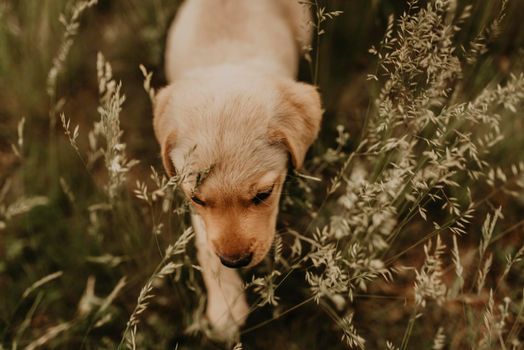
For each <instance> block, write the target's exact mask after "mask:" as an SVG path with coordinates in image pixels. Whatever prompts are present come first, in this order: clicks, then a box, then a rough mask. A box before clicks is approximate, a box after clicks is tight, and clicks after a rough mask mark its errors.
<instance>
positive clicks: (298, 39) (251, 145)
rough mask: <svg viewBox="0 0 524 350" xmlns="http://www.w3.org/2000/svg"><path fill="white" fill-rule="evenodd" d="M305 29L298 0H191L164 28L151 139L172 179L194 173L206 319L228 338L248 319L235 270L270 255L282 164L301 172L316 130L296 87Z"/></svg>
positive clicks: (187, 186)
mask: <svg viewBox="0 0 524 350" xmlns="http://www.w3.org/2000/svg"><path fill="white" fill-rule="evenodd" d="M309 23H310V22H309V12H308V9H307V8H304V6H303V5H300V4H299V3H298V0H256V1H255V0H186V1H185V3H184V4H183V5H182V7H181V8H180V10H179V12H178V15H177V17H176V18H175V21H174V23H173V25H172V26H171V28H170V31H169V35H168V41H167V49H166V71H167V77H168V80H169V83H170V85H168V86H167V87H165V88H163V89H162V90H160V91H159V93H158V94H157V97H156V104H155V110H154V128H155V134H156V137H157V139H158V141H159V143H160V147H161V152H162V159H163V163H164V166H165V168H166V171H167V172H168V174H169V175H174V174H176V173H177V172H182V171H184V172H185V173H186V174H189V175H188V176H187V178H186V180H185V181H184V183H183V184H182V188H183V191H184V192H185V194H186V195H187V197H188V198H189V199H190V200H191V201H192V204H193V211H192V222H193V226H194V229H195V231H196V237H197V238H196V240H197V248H198V259H199V263H200V265H201V267H202V274H203V279H204V282H205V284H206V287H207V290H208V300H207V312H206V314H207V318H208V320H209V322H210V324H211V325H212V326H213V328H214V329H215V330H217V331H218V333H219V334H220V335H222V337H224V338H227V337H229V336H231V335H233V334H235V333H236V332H237V331H238V327H239V326H240V325H242V324H243V323H244V321H245V319H246V317H247V314H248V311H249V310H248V309H249V308H248V305H247V303H246V299H245V295H244V292H243V283H242V281H241V279H240V277H239V276H238V274H237V273H236V271H235V270H234V268H239V267H245V266H253V265H256V264H258V263H259V262H260V261H261V260H262V259H263V258H264V256H265V255H266V253H267V252H268V250H269V249H270V247H271V243H272V241H273V238H274V235H275V223H276V217H277V212H278V202H279V198H280V193H281V189H282V185H283V182H284V179H285V176H286V171H287V167H288V161H289V159H290V160H291V162H292V165H293V166H294V167H296V168H300V167H301V165H302V163H303V161H304V157H305V154H306V151H307V149H308V148H309V146H310V145H311V143H312V142H313V141H314V139H315V138H316V136H317V133H318V130H319V126H320V121H321V118H322V114H321V103H320V97H319V94H318V93H317V91H316V89H315V88H314V87H313V86H311V85H307V84H304V83H298V82H296V81H295V80H294V77H295V75H296V73H297V65H298V60H299V56H300V49H301V46H303V45H305V44H307V43H309V34H310V28H308V26H309Z"/></svg>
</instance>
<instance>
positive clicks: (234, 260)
mask: <svg viewBox="0 0 524 350" xmlns="http://www.w3.org/2000/svg"><path fill="white" fill-rule="evenodd" d="M218 257H219V258H220V262H221V263H222V265H224V266H227V267H231V268H233V269H236V268H239V267H244V266H247V265H249V263H250V262H251V259H253V253H247V254H244V255H232V256H222V255H219V256H218Z"/></svg>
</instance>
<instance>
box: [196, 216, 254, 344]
mask: <svg viewBox="0 0 524 350" xmlns="http://www.w3.org/2000/svg"><path fill="white" fill-rule="evenodd" d="M191 219H192V222H193V228H194V230H195V233H196V245H197V257H198V262H199V263H200V266H201V267H202V277H203V279H204V283H205V285H206V288H207V310H206V315H207V318H208V320H209V322H210V324H211V326H212V327H213V329H214V330H215V331H216V332H217V334H216V335H217V336H218V337H220V338H222V339H223V340H230V339H232V338H233V337H234V336H235V335H236V334H237V333H238V329H239V326H241V325H242V324H244V322H245V320H246V317H247V314H248V312H249V306H248V304H247V301H246V296H245V293H244V285H243V283H242V280H241V279H240V276H239V275H238V273H237V272H236V271H235V270H233V269H229V268H227V267H224V266H223V265H222V264H221V263H220V260H219V259H218V257H217V256H216V255H215V254H214V253H213V251H212V249H211V247H210V246H209V244H208V242H207V237H206V232H205V228H204V224H203V222H202V219H201V218H200V217H199V216H197V215H192V216H191Z"/></svg>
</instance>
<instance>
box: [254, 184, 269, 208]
mask: <svg viewBox="0 0 524 350" xmlns="http://www.w3.org/2000/svg"><path fill="white" fill-rule="evenodd" d="M272 192H273V187H271V188H270V189H269V190H267V191H262V192H258V193H257V195H256V196H255V197H253V199H251V202H253V204H255V205H259V204H261V203H262V202H263V201H265V200H266V199H268V198H269V196H271V193H272Z"/></svg>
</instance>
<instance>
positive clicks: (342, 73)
mask: <svg viewBox="0 0 524 350" xmlns="http://www.w3.org/2000/svg"><path fill="white" fill-rule="evenodd" d="M78 3H79V2H75V1H66V0H39V1H34V0H0V214H1V215H0V220H1V221H0V348H5V349H11V348H13V349H15V348H17V347H21V348H25V347H26V346H29V348H37V347H38V346H40V345H39V344H40V343H41V344H42V345H41V347H42V348H53V349H114V348H116V347H118V345H119V344H120V342H121V339H122V334H123V332H124V329H125V328H126V323H127V321H128V319H129V317H130V315H131V314H132V312H133V310H134V308H135V306H136V303H137V298H138V296H139V293H140V290H141V289H142V287H143V286H144V285H145V284H146V282H147V281H148V279H149V277H150V276H151V275H152V274H153V272H154V271H155V268H156V267H157V265H158V264H159V263H160V261H161V260H162V252H163V251H164V250H165V249H166V247H167V246H168V245H169V244H173V243H174V242H175V241H176V239H177V237H178V236H179V235H180V234H181V232H182V231H183V230H184V229H185V228H186V227H187V226H188V218H187V214H185V212H186V211H187V210H186V208H187V203H184V201H183V199H182V198H181V197H180V196H179V195H178V194H177V192H176V191H175V192H174V193H173V192H170V191H169V190H168V189H166V188H165V187H163V186H162V184H161V185H160V186H159V185H158V183H159V181H160V180H158V177H157V178H156V179H155V177H154V176H153V177H151V174H152V170H151V168H153V169H156V171H157V172H158V174H163V169H162V165H161V160H160V157H159V147H158V145H157V142H156V140H155V137H154V134H153V129H152V111H151V101H150V98H149V96H148V93H147V92H146V91H145V90H144V87H143V85H144V75H143V72H142V71H141V70H140V69H139V66H140V65H143V66H144V67H145V69H146V70H147V71H148V72H152V73H153V75H152V79H151V86H152V87H153V88H159V87H162V86H163V85H165V84H166V81H165V77H164V69H163V49H164V42H165V35H166V30H167V27H168V25H169V24H170V22H171V21H172V19H173V17H174V15H175V13H176V11H177V8H178V6H179V5H180V1H176V0H150V1H141V0H99V1H98V3H96V4H92V5H93V6H91V7H88V8H85V9H83V10H82V12H81V13H80V14H79V15H78V17H77V18H76V19H75V21H76V22H77V23H78V27H76V26H70V27H69V30H68V31H66V29H65V26H64V23H65V24H68V23H69V24H71V23H73V22H75V21H73V22H72V21H71V19H73V18H74V15H75V14H74V12H75V5H76V4H78ZM422 3H424V2H422ZM320 5H321V6H323V7H325V8H326V9H327V10H328V11H335V10H337V11H342V13H341V14H340V15H338V16H336V17H334V18H333V19H329V20H326V21H325V22H324V23H323V24H322V26H323V29H324V31H325V33H324V34H323V35H322V36H320V37H319V38H320V41H319V42H318V44H317V40H318V38H317V39H316V40H315V41H314V44H313V52H312V56H313V57H315V55H316V50H319V55H318V57H319V62H318V67H319V68H318V85H319V89H320V91H321V94H322V98H323V103H324V108H325V116H324V122H323V125H322V131H321V135H320V137H319V139H318V141H317V142H316V144H315V145H314V147H313V148H312V150H311V151H310V155H309V159H310V162H309V165H308V166H307V167H306V168H307V171H306V173H307V174H309V175H311V176H314V177H317V178H319V179H321V180H322V181H320V182H316V181H310V180H301V181H298V182H294V181H291V182H292V183H291V184H290V185H289V187H290V189H289V192H290V196H291V197H293V196H295V198H294V199H293V198H291V199H289V200H287V199H284V200H283V204H282V206H283V208H282V215H281V218H280V220H281V222H280V223H279V227H294V228H295V229H297V230H298V229H303V230H304V231H307V230H309V231H313V229H312V227H314V226H315V225H321V224H322V223H325V222H327V221H328V220H327V218H329V215H330V213H329V210H330V208H329V206H328V207H327V209H326V210H327V212H326V211H320V209H319V207H320V206H322V203H323V202H322V198H321V197H320V196H316V195H315V194H317V193H325V191H326V188H327V187H328V186H329V184H330V181H329V179H331V178H332V177H333V176H335V174H336V172H337V169H338V168H337V167H335V165H336V164H338V163H336V162H333V163H325V164H324V163H322V159H323V158H322V157H323V155H324V154H326V152H327V150H328V149H329V148H332V149H336V148H337V147H339V150H340V151H343V152H346V153H350V152H351V151H352V150H354V148H355V147H356V145H357V141H358V139H359V135H360V133H361V131H362V128H363V126H364V115H365V114H366V111H367V110H368V108H369V105H370V103H372V102H373V101H374V99H375V98H376V97H377V94H378V92H379V89H380V85H379V83H377V82H374V81H372V80H369V79H367V76H368V74H375V72H376V71H377V60H376V57H374V56H373V55H371V54H370V53H369V52H368V50H369V48H370V47H371V46H373V45H374V46H378V45H379V43H380V41H381V40H382V38H383V36H384V33H385V32H386V28H387V25H388V18H389V17H390V16H395V17H396V18H398V17H399V16H400V15H401V14H402V13H403V11H406V10H407V8H408V4H407V2H405V1H400V0H395V1H386V0H325V1H321V2H320ZM467 5H471V6H472V8H471V16H470V17H469V18H467V19H465V20H464V23H463V25H462V30H461V31H460V32H459V34H458V35H457V37H456V38H455V40H456V41H457V46H460V44H461V43H462V42H467V41H468V40H470V39H471V38H472V37H474V36H476V35H477V34H478V33H479V32H481V31H482V30H483V28H485V27H486V26H488V25H489V23H491V21H492V20H493V19H494V18H495V17H496V16H497V14H498V13H499V10H500V7H501V2H500V1H496V0H493V1H491V0H482V1H480V0H464V1H459V2H458V7H459V8H464V7H466V6H467ZM523 14H524V1H522V0H512V1H508V4H507V11H506V16H505V17H504V18H503V20H502V23H501V26H500V32H499V33H497V34H498V35H496V36H495V37H494V40H492V41H490V42H489V43H488V46H487V48H488V50H489V51H488V52H486V53H483V54H482V55H481V56H480V58H479V60H478V62H476V64H475V65H473V66H471V67H467V68H465V70H464V87H463V89H462V91H463V93H464V95H465V96H464V100H467V99H468V98H469V97H473V96H476V95H477V94H478V93H479V91H481V90H482V89H483V88H484V87H485V86H486V85H487V84H489V83H490V82H492V81H504V79H506V78H505V77H508V76H509V74H510V73H511V72H521V71H522V63H523V62H524V61H523V60H522V57H523V56H522V55H523V53H524V52H523V49H524V26H523V21H522V15H523ZM61 18H62V22H64V23H62V22H61V20H60V19H61ZM66 32H68V33H69V34H64V33H66ZM69 40H70V41H69ZM68 42H69V44H68ZM64 47H66V49H64ZM98 52H101V53H102V54H103V55H104V57H105V60H106V61H107V62H108V63H109V64H110V65H111V67H112V76H113V78H114V80H115V81H121V83H122V88H121V93H122V94H125V96H126V99H125V102H123V104H122V110H121V112H120V113H119V117H120V118H119V119H120V128H121V130H122V131H123V134H122V135H121V139H120V141H121V143H125V145H126V146H125V153H126V155H127V157H128V158H129V159H134V160H138V161H139V163H138V164H137V165H135V166H133V167H131V168H130V171H129V172H127V173H126V174H125V175H126V179H125V182H124V186H123V188H122V189H120V192H119V194H118V196H117V198H116V199H113V198H111V199H108V196H107V191H106V189H105V187H104V186H105V184H106V183H107V181H108V174H107V171H106V166H105V164H104V161H103V159H94V160H93V161H92V162H90V161H89V157H88V156H85V155H86V154H87V153H88V150H90V147H91V146H90V142H92V141H90V137H89V136H88V133H89V130H91V129H92V128H93V125H94V123H95V122H97V121H98V120H99V119H100V116H99V112H98V110H99V105H100V94H99V83H98V81H97V53H98ZM61 53H65V55H63V57H62V58H63V60H62V61H61V63H60V64H59V67H60V69H58V70H57V71H56V72H57V74H56V80H53V79H52V78H49V73H50V71H52V68H53V67H56V58H57V57H60V54H61ZM53 60H55V61H53ZM59 61H60V60H59ZM50 79H51V80H50ZM300 79H301V80H303V81H307V82H312V80H313V76H312V73H311V69H310V66H309V65H308V63H307V61H305V60H303V62H302V68H301V73H300ZM53 82H54V83H53ZM519 106H520V105H519ZM61 113H64V116H65V120H66V121H67V120H70V131H71V133H73V131H74V127H75V126H76V125H78V134H79V135H78V137H77V138H75V141H76V144H77V147H78V152H77V151H76V150H75V148H74V147H72V146H71V144H70V142H69V140H68V137H67V135H66V134H65V132H64V127H63V125H62V122H61V120H60V115H61ZM22 120H24V122H23V124H22V123H21V121H22ZM338 125H343V126H344V127H345V130H347V132H348V133H349V138H348V140H346V141H347V142H343V144H342V145H339V144H338V143H337V136H339V131H337V126H338ZM501 128H502V129H503V132H504V135H505V136H504V140H502V142H500V143H499V144H498V145H497V147H496V149H495V151H494V152H493V153H492V154H491V155H490V156H489V157H490V159H492V160H494V161H496V163H497V164H498V166H500V167H509V166H510V165H511V164H513V163H515V162H518V161H522V160H524V153H523V151H524V119H523V115H522V110H521V109H518V111H517V113H516V114H514V115H513V116H512V117H511V118H509V117H508V118H505V119H504V121H503V122H502V124H501ZM22 131H23V132H22ZM13 145H14V146H13ZM79 154H80V155H84V156H83V157H84V158H82V157H79ZM102 158H103V157H102ZM86 164H87V166H86ZM338 165H340V164H338ZM159 176H160V175H159ZM137 181H139V182H140V183H141V184H147V186H148V189H149V191H150V192H152V191H153V190H152V189H154V188H163V189H162V190H161V191H160V192H158V193H157V196H158V197H159V198H160V199H159V200H148V201H146V200H143V199H140V198H137V196H136V191H135V190H136V189H137V188H142V189H143V187H140V184H138V185H137ZM150 196H151V193H150ZM494 201H495V202H497V201H498V202H500V203H503V204H504V208H505V210H504V215H505V222H506V224H505V227H512V225H517V226H516V228H515V229H514V230H512V232H511V235H507V236H506V237H505V239H504V240H501V242H500V243H501V245H500V249H498V250H496V251H495V253H494V255H495V258H494V259H495V263H494V265H495V266H497V261H504V259H505V255H506V254H507V253H508V249H510V248H511V247H512V248H511V249H515V248H517V249H518V248H519V247H520V246H521V245H522V242H523V241H524V240H523V238H524V231H523V228H522V225H520V224H519V223H520V222H521V220H522V219H523V218H524V215H523V213H524V202H523V201H522V200H518V199H506V197H501V198H500V199H494ZM496 206H497V205H495V204H494V205H493V207H496ZM166 208H167V209H166ZM313 212H314V213H316V214H315V215H317V214H318V217H315V218H312V215H311V213H313ZM313 219H314V220H315V223H314V224H311V222H312V220H313ZM481 224H482V220H480V222H478V223H476V222H474V223H473V225H477V227H478V226H480V225H481ZM416 225H421V224H417V223H413V224H412V226H411V228H412V231H411V232H417V230H420V229H421V228H420V226H416ZM413 234H415V233H413ZM413 240H414V237H407V238H406V240H405V241H403V240H402V238H399V241H398V242H397V243H396V244H397V245H398V247H399V248H398V249H397V251H402V249H404V248H406V247H409V244H410V242H412V241H413ZM465 242H466V244H468V242H470V243H471V245H476V244H477V242H478V235H477V236H468V237H467V238H465ZM507 247H510V248H507ZM286 251H287V249H284V253H283V254H284V255H285V254H286ZM392 256H393V255H392ZM180 259H181V261H183V262H184V264H185V265H186V266H187V268H186V269H184V270H181V271H180V272H177V273H176V274H175V275H174V276H169V277H168V278H165V279H164V280H162V281H161V282H160V281H156V282H155V288H156V290H155V292H154V294H155V297H154V298H152V299H151V300H150V304H149V306H148V308H147V310H146V311H145V312H144V313H143V314H142V315H141V322H140V325H139V330H138V333H137V342H138V343H139V344H141V345H140V346H138V348H143V349H167V348H169V349H174V348H177V346H178V349H222V348H228V347H227V346H226V345H224V344H221V343H218V342H216V341H213V340H210V339H209V338H208V337H206V335H205V332H204V331H202V330H201V329H202V325H201V322H203V321H202V320H201V319H200V316H199V315H200V314H201V313H202V310H203V305H204V303H205V295H204V292H203V285H202V282H201V279H200V275H199V272H198V270H197V269H195V268H193V267H191V264H196V260H195V257H194V252H193V249H192V248H191V247H190V245H189V246H188V254H187V256H184V257H181V258H180ZM402 259H403V262H402V263H403V264H406V265H410V266H420V264H421V263H422V260H423V259H424V252H423V250H422V249H418V250H413V252H412V253H410V254H407V255H404V256H403V258H402ZM270 268H271V262H267V263H266V264H263V265H262V266H261V267H259V269H258V270H257V271H254V272H246V275H248V276H246V280H247V281H249V280H251V278H252V276H251V275H252V274H255V275H257V276H258V275H263V274H264V273H267V272H268V271H271V269H270ZM497 269H499V270H500V269H502V268H501V267H500V266H498V267H496V268H495V270H497ZM520 271H522V269H521V270H520ZM46 276H48V277H49V278H48V280H46V279H44V280H42V278H45V277H46ZM124 276H126V284H125V286H123V287H122V288H116V289H115V287H118V283H119V281H120V280H121V278H122V277H124ZM495 280H496V279H495ZM35 282H36V284H35ZM38 282H41V283H38ZM523 282H524V277H523V275H522V274H520V275H519V273H515V274H512V275H510V282H509V285H508V286H506V288H508V289H509V290H510V291H511V293H513V294H514V295H515V296H516V298H517V299H518V300H520V299H521V298H522V296H518V295H519V293H520V294H522V287H523ZM412 285H413V283H412V278H409V276H407V275H403V274H400V275H399V277H398V278H396V280H395V283H389V284H388V283H385V282H384V281H383V280H379V281H376V282H375V283H374V284H372V285H371V287H370V288H369V289H368V291H366V292H362V294H360V295H357V296H355V300H354V302H353V304H352V306H351V308H352V310H354V311H355V316H354V320H353V321H354V323H355V326H356V327H357V329H358V330H359V332H360V334H361V335H362V336H363V337H364V338H365V339H366V340H367V342H366V345H367V348H368V349H385V348H386V341H387V340H391V341H394V343H400V340H399V339H402V337H403V336H404V334H405V329H406V324H407V322H408V320H409V317H410V314H411V310H410V309H409V308H407V307H406V303H407V301H406V300H408V299H409V298H410V297H412V294H410V293H411V291H409V290H410V289H411V288H412ZM112 292H114V294H112ZM277 295H278V297H279V303H278V305H277V306H271V307H270V306H268V305H266V306H263V307H261V308H258V309H257V310H255V311H254V312H253V313H252V314H251V315H250V317H249V320H248V324H247V325H246V327H245V328H244V331H243V333H242V334H241V341H242V343H243V346H244V348H245V349H269V348H271V349H343V348H347V346H346V345H345V344H344V343H342V342H341V341H340V338H341V337H342V333H341V331H340V328H339V327H338V325H337V322H336V321H334V318H333V315H332V314H331V313H330V312H326V310H325V309H323V308H320V307H318V306H317V305H316V304H315V303H305V304H303V303H302V302H303V301H304V300H307V298H308V297H309V294H308V287H307V284H306V283H305V282H304V273H302V272H296V273H293V274H290V275H289V277H288V276H287V275H286V279H285V283H282V284H281V285H279V290H278V293H277ZM249 299H250V300H251V301H252V302H253V301H254V300H256V295H255V294H253V293H251V294H250V295H249ZM105 302H106V304H107V305H105V304H104V303H105ZM479 302H480V301H479ZM102 306H103V307H102ZM447 307H448V308H451V309H452V308H459V309H460V306H457V305H448V306H447ZM444 312H445V311H444V310H443V309H438V308H437V309H435V310H433V311H432V313H430V316H429V318H426V320H425V321H424V322H423V323H420V324H419V325H418V327H416V328H414V329H413V334H412V341H411V342H410V346H409V348H412V349H430V348H431V346H432V345H431V344H432V340H433V337H434V335H435V332H436V331H437V329H438V327H439V326H440V322H441V321H440V320H441V319H440V317H441V313H444ZM458 314H459V315H460V314H461V313H460V310H459V311H458ZM519 315H520V316H519V317H520V318H518V317H517V320H516V322H517V324H518V329H517V330H516V332H517V334H520V335H522V331H521V324H522V322H523V320H522V314H520V313H519ZM462 316H463V317H464V318H466V319H467V318H468V317H473V314H470V315H467V314H466V315H462ZM444 326H445V325H444ZM463 332H466V333H467V330H466V329H464V330H463ZM521 339H522V338H521ZM35 341H37V342H36V343H35ZM459 344H461V343H460V342H459ZM2 346H3V347H2ZM31 346H32V347H31ZM397 346H398V345H397ZM229 348H231V347H229ZM446 348H448V347H446ZM449 348H461V347H460V345H459V346H458V347H457V346H455V347H452V346H451V345H449ZM462 348H466V347H462ZM519 348H520V347H519ZM391 349H393V347H391Z"/></svg>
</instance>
